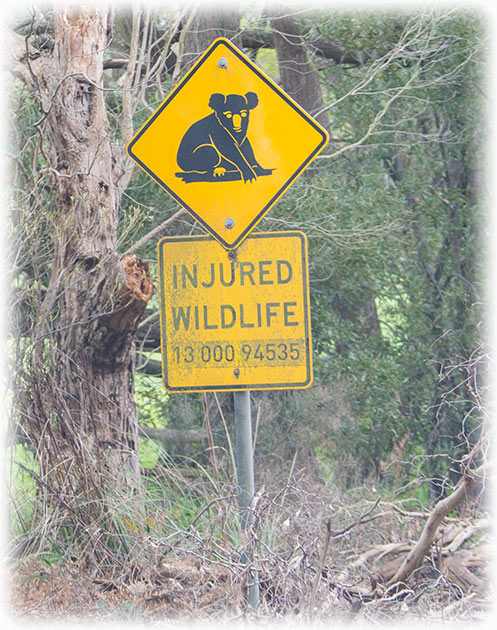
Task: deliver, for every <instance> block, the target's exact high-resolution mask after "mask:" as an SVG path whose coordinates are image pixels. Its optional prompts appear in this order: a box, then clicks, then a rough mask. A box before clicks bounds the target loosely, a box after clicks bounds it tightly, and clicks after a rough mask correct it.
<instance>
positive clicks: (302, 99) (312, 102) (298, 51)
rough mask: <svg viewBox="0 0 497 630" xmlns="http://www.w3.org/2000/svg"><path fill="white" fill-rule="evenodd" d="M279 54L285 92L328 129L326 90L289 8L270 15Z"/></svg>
mask: <svg viewBox="0 0 497 630" xmlns="http://www.w3.org/2000/svg"><path fill="white" fill-rule="evenodd" d="M270 23H271V28H272V29H273V31H274V36H273V42H274V48H275V50H276V56H277V58H278V67H279V70H280V79H281V85H282V87H283V89H284V90H285V92H286V93H287V94H288V95H289V96H291V97H292V98H293V99H294V100H295V101H297V103H298V104H299V105H300V106H301V107H302V108H303V109H305V110H306V111H307V112H309V114H311V116H314V117H315V118H316V120H317V121H318V122H319V123H320V124H321V125H322V126H323V127H324V128H325V129H328V117H327V115H326V112H321V110H322V109H323V94H322V91H321V86H320V84H319V77H318V75H317V72H316V71H315V70H314V68H313V67H312V64H311V63H310V61H309V58H308V55H307V50H306V48H305V43H304V39H303V38H302V36H301V34H300V29H299V26H298V24H297V23H296V22H295V20H294V19H293V17H292V16H291V15H289V14H288V11H287V10H278V9H274V11H273V12H272V16H271V18H270Z"/></svg>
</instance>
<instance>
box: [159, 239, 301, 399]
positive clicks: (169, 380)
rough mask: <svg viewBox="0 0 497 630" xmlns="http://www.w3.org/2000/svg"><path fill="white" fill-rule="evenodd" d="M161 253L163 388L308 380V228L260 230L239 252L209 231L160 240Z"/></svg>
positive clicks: (290, 384) (277, 385) (281, 385)
mask: <svg viewBox="0 0 497 630" xmlns="http://www.w3.org/2000/svg"><path fill="white" fill-rule="evenodd" d="M158 250H159V252H158V253H159V287H160V288H159V296H160V314H161V343H162V370H163V381H164V386H165V388H166V389H168V390H169V391H171V392H185V391H214V390H228V391H235V390H243V389H286V388H303V387H308V386H309V385H310V384H311V381H312V361H311V332H310V316H309V286H308V274H307V243H306V238H305V236H304V234H302V233H301V232H261V233H257V234H254V235H252V236H250V237H249V238H247V239H245V240H244V242H243V243H242V244H241V245H240V247H239V248H238V249H236V250H235V251H227V250H226V249H223V248H222V247H219V244H218V243H216V241H215V240H213V239H212V238H210V237H209V236H176V237H166V238H164V239H162V240H161V241H160V242H159V245H158Z"/></svg>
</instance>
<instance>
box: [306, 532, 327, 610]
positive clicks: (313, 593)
mask: <svg viewBox="0 0 497 630" xmlns="http://www.w3.org/2000/svg"><path fill="white" fill-rule="evenodd" d="M331 536H332V532H331V521H328V522H327V523H326V537H325V539H324V545H323V551H322V553H321V558H320V560H319V566H318V570H317V571H316V575H315V576H314V583H313V585H312V591H311V598H310V600H309V620H311V619H312V616H313V614H314V600H315V598H316V592H317V590H318V585H319V580H320V579H321V575H322V573H323V566H324V561H325V560H326V554H327V553H328V548H329V546H330V541H331Z"/></svg>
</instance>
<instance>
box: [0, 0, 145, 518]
mask: <svg viewBox="0 0 497 630" xmlns="http://www.w3.org/2000/svg"><path fill="white" fill-rule="evenodd" d="M54 19H55V47H54V50H53V54H51V55H49V56H40V55H39V53H35V52H33V51H30V50H29V48H26V44H25V42H24V41H23V40H21V39H20V38H17V37H14V39H13V41H12V46H11V53H12V55H13V57H14V58H15V66H14V67H13V70H14V72H15V73H16V74H17V76H20V77H21V78H23V79H24V80H25V82H26V83H27V85H28V87H29V88H30V89H31V91H32V93H33V96H34V97H35V98H37V99H38V101H39V103H40V106H41V109H42V119H41V121H42V125H43V127H42V128H43V131H42V137H43V146H44V154H45V157H46V159H47V162H48V168H49V169H50V171H51V172H52V173H53V176H54V177H53V196H54V201H55V210H54V233H53V243H54V255H53V262H52V269H51V279H50V283H49V285H48V287H47V290H46V292H45V296H44V300H43V303H42V304H41V305H40V308H39V312H38V318H37V324H36V326H35V329H34V336H33V339H34V344H33V352H32V353H31V355H30V359H31V361H30V365H29V367H28V369H27V370H26V373H25V377H26V378H27V379H28V387H26V389H25V391H24V403H25V406H24V409H25V415H24V420H23V431H24V433H25V435H26V437H27V438H28V440H29V441H30V442H31V443H32V445H33V447H34V448H35V449H36V452H37V454H38V457H39V464H40V475H39V483H40V484H41V489H42V490H43V493H44V495H45V508H46V509H47V510H48V512H47V513H50V514H52V516H51V517H50V518H51V522H54V520H56V519H55V517H54V516H53V514H54V510H55V509H62V511H63V512H64V518H69V519H70V520H71V521H72V520H73V519H74V518H76V520H77V521H78V523H79V524H80V525H81V523H85V525H86V527H87V528H88V527H89V525H90V523H91V522H92V519H93V517H98V515H99V514H100V515H101V514H102V509H104V510H105V506H106V505H108V502H109V500H110V495H111V494H112V493H113V492H115V493H116V495H118V494H120V493H127V492H129V488H136V487H137V486H138V484H139V462H138V450H137V442H138V438H137V431H138V425H137V417H136V409H135V404H134V399H133V391H134V387H133V379H134V355H135V349H134V335H135V332H136V329H137V327H138V322H139V320H140V318H141V316H142V314H143V312H144V310H145V307H146V304H147V302H148V300H149V299H150V297H151V295H152V293H153V286H152V283H151V281H150V279H149V276H148V268H147V266H146V264H145V263H143V262H142V261H140V260H138V259H136V258H135V257H134V256H124V257H121V256H120V255H119V254H118V253H117V237H118V224H119V208H120V201H121V190H120V189H119V185H118V184H119V181H120V179H121V178H122V176H123V174H124V169H123V163H122V159H123V155H124V151H123V148H122V147H121V148H120V149H118V150H116V149H115V148H114V147H113V146H112V144H111V140H110V138H111V135H110V132H111V130H110V126H109V122H108V119H107V114H106V108H105V100H104V95H105V93H104V91H103V89H102V87H103V57H104V51H105V50H106V46H107V44H108V34H109V31H110V24H109V23H108V14H107V13H105V12H102V11H100V10H99V9H98V8H96V7H93V6H84V7H79V6H78V7H74V6H72V7H64V8H61V9H60V10H58V11H56V13H55V18H54ZM26 51H27V54H26ZM40 128H41V127H40ZM73 525H74V523H73Z"/></svg>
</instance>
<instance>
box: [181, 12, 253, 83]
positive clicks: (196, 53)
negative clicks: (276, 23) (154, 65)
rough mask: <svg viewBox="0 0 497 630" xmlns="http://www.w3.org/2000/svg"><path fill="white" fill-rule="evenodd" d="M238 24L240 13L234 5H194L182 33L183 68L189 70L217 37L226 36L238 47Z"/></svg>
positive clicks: (239, 40) (239, 39)
mask: <svg viewBox="0 0 497 630" xmlns="http://www.w3.org/2000/svg"><path fill="white" fill-rule="evenodd" d="M187 24H188V23H187ZM239 26H240V15H239V10H238V8H237V7H236V6H233V7H227V6H224V5H219V6H217V5H216V4H212V5H208V4H207V5H205V6H196V7H194V8H193V9H192V11H191V14H190V22H189V25H188V28H187V29H186V30H185V31H184V34H183V38H184V39H183V45H184V48H183V51H182V53H183V54H182V66H183V68H185V69H187V70H189V69H190V68H191V67H192V65H193V64H194V63H195V62H196V61H197V59H198V58H199V57H200V55H202V54H203V53H204V52H205V51H206V50H207V48H208V47H209V46H210V45H211V44H212V42H213V41H214V40H215V39H217V38H218V37H226V38H228V39H229V40H230V41H232V42H233V44H235V46H238V47H239V48H240V47H241V45H242V42H241V35H240V29H239Z"/></svg>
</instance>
